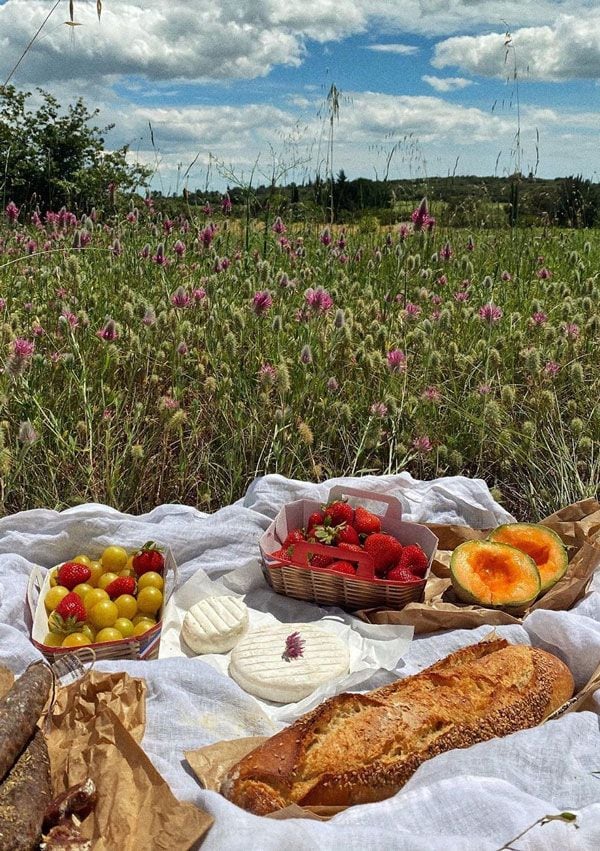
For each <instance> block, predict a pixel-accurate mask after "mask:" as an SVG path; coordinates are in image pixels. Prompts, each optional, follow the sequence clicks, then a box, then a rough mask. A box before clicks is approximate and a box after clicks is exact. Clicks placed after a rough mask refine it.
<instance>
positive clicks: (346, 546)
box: [338, 541, 364, 553]
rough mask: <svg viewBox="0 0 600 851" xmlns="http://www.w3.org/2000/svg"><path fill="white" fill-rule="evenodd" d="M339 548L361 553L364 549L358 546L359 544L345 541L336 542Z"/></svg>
mask: <svg viewBox="0 0 600 851" xmlns="http://www.w3.org/2000/svg"><path fill="white" fill-rule="evenodd" d="M338 547H339V548H340V550H348V551H349V552H351V553H363V552H364V550H363V548H362V547H361V546H360V544H347V543H346V542H345V541H342V543H341V544H338Z"/></svg>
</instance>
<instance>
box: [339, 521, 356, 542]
mask: <svg viewBox="0 0 600 851" xmlns="http://www.w3.org/2000/svg"><path fill="white" fill-rule="evenodd" d="M359 543H360V538H359V537H358V532H357V531H356V529H355V528H354V526H349V525H348V524H346V525H345V526H342V528H341V529H340V531H339V532H338V534H337V536H336V544H337V546H338V547H339V545H340V544H359Z"/></svg>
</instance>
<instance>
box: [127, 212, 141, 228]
mask: <svg viewBox="0 0 600 851" xmlns="http://www.w3.org/2000/svg"><path fill="white" fill-rule="evenodd" d="M137 220H138V216H137V210H130V211H129V212H128V213H127V221H128V222H129V224H130V225H134V224H136V222H137Z"/></svg>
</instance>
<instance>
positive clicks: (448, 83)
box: [421, 74, 473, 92]
mask: <svg viewBox="0 0 600 851" xmlns="http://www.w3.org/2000/svg"><path fill="white" fill-rule="evenodd" d="M421 79H422V80H423V82H424V83H427V84H428V85H430V86H431V87H432V88H433V89H435V90H436V92H455V91H458V90H459V89H466V87H467V86H471V85H473V80H467V79H466V78H465V77H432V76H431V75H429V74H424V75H423V76H422V77H421Z"/></svg>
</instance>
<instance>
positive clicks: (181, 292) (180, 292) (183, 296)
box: [171, 287, 192, 308]
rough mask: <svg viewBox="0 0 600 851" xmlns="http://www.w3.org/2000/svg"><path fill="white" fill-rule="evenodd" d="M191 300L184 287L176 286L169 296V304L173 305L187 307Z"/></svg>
mask: <svg viewBox="0 0 600 851" xmlns="http://www.w3.org/2000/svg"><path fill="white" fill-rule="evenodd" d="M191 302H192V300H191V298H190V297H189V295H188V294H187V293H186V291H185V287H177V289H176V290H175V292H174V293H173V295H172V296H171V304H172V305H173V307H179V308H184V307H189V306H190V304H191Z"/></svg>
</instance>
